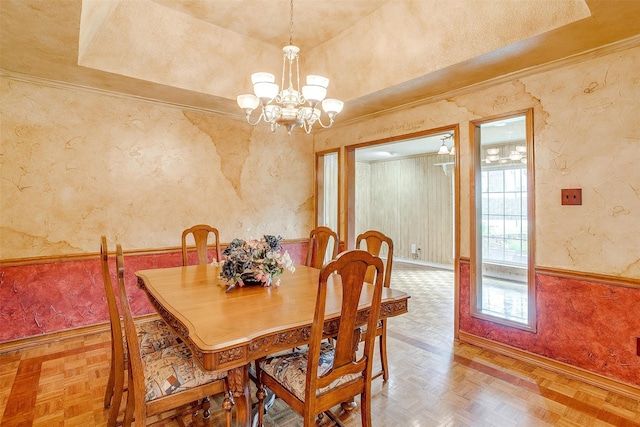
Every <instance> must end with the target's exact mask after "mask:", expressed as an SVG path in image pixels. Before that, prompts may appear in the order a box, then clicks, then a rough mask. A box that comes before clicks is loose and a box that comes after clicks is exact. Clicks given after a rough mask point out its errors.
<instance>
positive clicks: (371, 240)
mask: <svg viewBox="0 0 640 427" xmlns="http://www.w3.org/2000/svg"><path fill="white" fill-rule="evenodd" d="M362 242H365V243H366V244H367V248H366V251H367V252H369V253H370V254H371V255H374V256H377V257H379V256H380V251H381V250H382V248H383V247H384V246H385V245H386V246H387V261H386V263H384V264H385V268H384V286H385V287H387V288H388V287H390V286H391V268H392V267H393V240H391V238H390V237H388V236H385V235H384V234H382V233H381V232H379V231H375V230H369V231H365V232H364V233H362V234H360V235H359V236H358V237H356V249H363V248H361V247H360V246H361V245H362ZM374 273H375V271H374V270H373V269H371V268H370V269H369V270H368V271H367V277H366V278H365V281H367V282H369V283H371V282H373V275H374Z"/></svg>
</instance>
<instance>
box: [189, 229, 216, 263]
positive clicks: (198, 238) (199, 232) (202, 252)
mask: <svg viewBox="0 0 640 427" xmlns="http://www.w3.org/2000/svg"><path fill="white" fill-rule="evenodd" d="M189 234H193V240H194V241H195V244H196V252H197V253H198V264H209V262H210V261H209V257H208V254H207V249H208V241H209V234H213V235H214V236H215V238H216V243H215V245H216V252H215V257H216V261H220V238H219V234H218V230H217V229H216V228H213V227H211V226H209V225H206V224H198V225H194V226H193V227H191V228H187V229H186V230H184V231H183V232H182V265H188V264H189V262H188V256H187V255H188V246H187V236H188V235H189Z"/></svg>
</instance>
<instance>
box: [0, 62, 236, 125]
mask: <svg viewBox="0 0 640 427" xmlns="http://www.w3.org/2000/svg"><path fill="white" fill-rule="evenodd" d="M0 77H4V78H6V79H9V80H14V81H18V82H23V83H31V84H35V85H41V86H48V87H52V88H56V89H65V90H72V91H77V92H85V93H92V94H95V95H106V96H111V97H114V98H119V99H126V100H130V101H137V102H143V103H146V104H153V105H159V106H162V107H169V108H176V109H179V110H183V111H193V112H196V113H206V114H213V115H216V116H219V117H225V118H229V119H234V120H244V116H240V115H237V114H230V113H226V112H224V111H219V110H214V109H210V108H203V107H195V106H193V105H187V104H181V103H178V102H169V101H162V100H158V99H154V98H149V97H145V96H139V95H131V94H127V93H123V92H117V91H113V90H108V89H100V88H95V87H91V86H85V85H79V84H75V83H69V82H63V81H60V80H53V79H48V78H45V77H38V76H32V75H30V74H24V73H19V72H16V71H10V70H5V69H2V68H0Z"/></svg>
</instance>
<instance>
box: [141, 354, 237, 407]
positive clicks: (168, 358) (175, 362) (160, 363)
mask: <svg viewBox="0 0 640 427" xmlns="http://www.w3.org/2000/svg"><path fill="white" fill-rule="evenodd" d="M142 363H143V365H144V372H145V379H144V382H145V391H146V393H145V401H146V402H150V401H152V400H156V399H158V398H161V397H164V396H169V395H171V394H173V393H177V392H181V391H184V390H189V389H192V388H194V387H197V386H200V385H204V384H207V383H210V382H212V381H217V380H221V379H223V378H226V376H227V373H226V372H219V373H218V372H216V373H210V372H206V371H203V370H202V369H200V368H199V367H198V366H196V364H195V361H194V360H193V357H192V355H191V351H190V350H189V348H188V347H187V345H186V344H184V343H183V344H178V345H175V346H172V347H167V348H164V349H161V350H158V351H154V352H151V353H148V354H146V355H143V356H142Z"/></svg>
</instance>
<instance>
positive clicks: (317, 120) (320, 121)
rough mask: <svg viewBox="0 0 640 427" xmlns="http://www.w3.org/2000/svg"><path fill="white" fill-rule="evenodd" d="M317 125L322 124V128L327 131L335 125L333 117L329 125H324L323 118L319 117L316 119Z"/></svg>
mask: <svg viewBox="0 0 640 427" xmlns="http://www.w3.org/2000/svg"><path fill="white" fill-rule="evenodd" d="M316 123H320V126H322V127H323V128H325V129H327V128H330V127H331V125H332V124H333V119H332V118H331V117H329V124H328V125H325V124H324V123H322V117H321V116H318V118H317V119H316Z"/></svg>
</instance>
